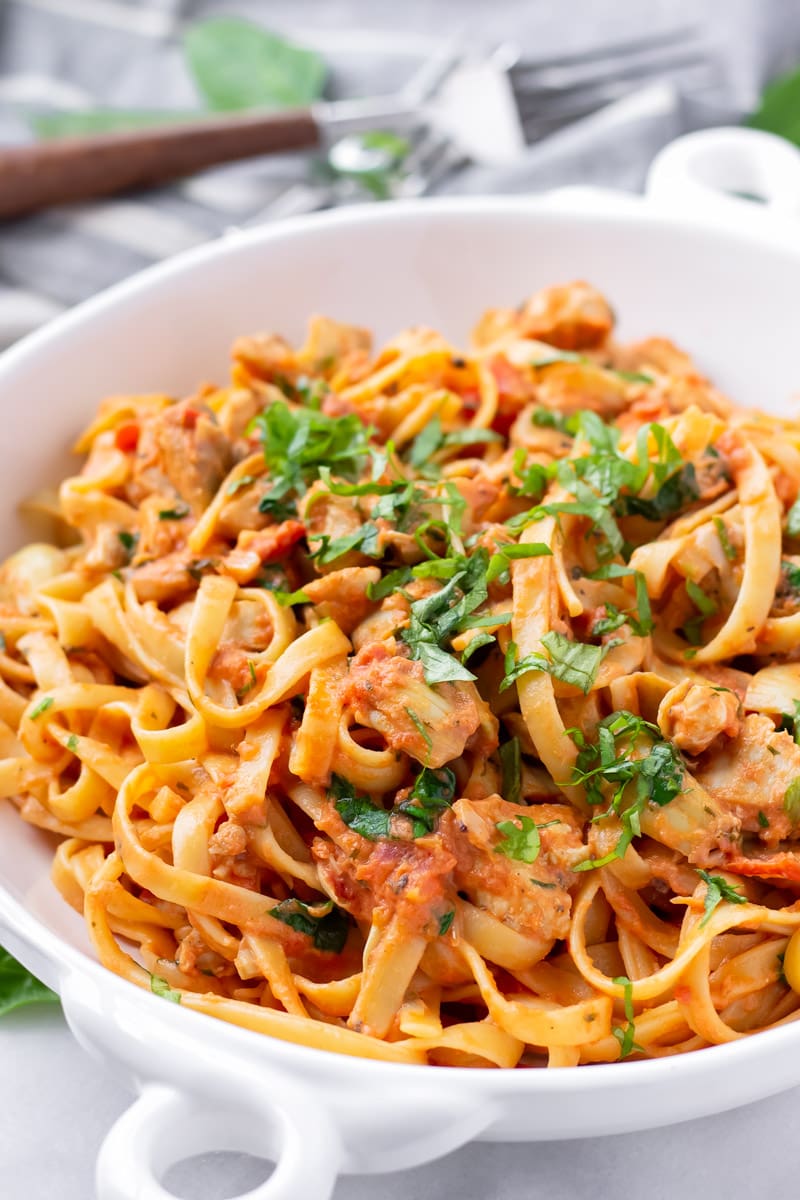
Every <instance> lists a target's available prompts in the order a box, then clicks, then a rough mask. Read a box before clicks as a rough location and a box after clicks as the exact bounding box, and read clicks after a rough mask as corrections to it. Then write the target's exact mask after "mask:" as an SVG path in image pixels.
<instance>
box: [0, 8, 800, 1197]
mask: <svg viewBox="0 0 800 1200" xmlns="http://www.w3.org/2000/svg"><path fill="white" fill-rule="evenodd" d="M181 7H182V8H183V9H184V10H187V11H188V10H189V9H191V10H192V11H194V12H203V11H212V10H214V11H217V10H219V9H220V8H223V7H226V6H225V5H223V4H213V5H212V4H204V3H199V4H195V5H183V6H180V5H176V4H174V3H170V0H160V2H158V3H156V2H153V3H151V4H150V5H149V6H145V5H143V4H140V3H138V2H137V0H130V2H129V3H128V4H125V3H124V0H75V2H74V4H73V3H72V2H71V0H29V2H28V3H19V2H18V3H13V2H11V0H7V2H6V3H5V5H3V6H2V7H0V69H2V70H3V71H4V72H6V73H8V72H10V71H13V72H16V73H21V72H25V73H28V74H36V73H39V74H44V75H45V76H47V75H51V76H57V77H58V78H60V79H61V80H71V81H72V82H78V83H80V85H81V86H83V87H84V88H88V89H89V91H90V92H91V93H92V94H93V95H94V96H95V97H96V98H97V99H99V100H103V101H105V102H108V103H113V102H116V103H120V104H123V103H135V102H137V100H138V101H139V102H141V100H142V97H143V96H144V97H148V96H149V97H151V101H152V96H153V95H154V94H155V95H157V96H158V98H159V103H162V104H163V103H166V102H167V99H169V100H170V101H171V102H179V101H180V99H181V97H183V99H184V102H187V96H188V93H187V91H186V82H185V80H183V79H182V77H181V74H180V70H179V68H178V66H177V64H176V55H175V51H174V49H173V48H171V47H170V46H168V45H167V46H163V45H162V44H161V43H160V42H159V41H158V39H156V38H154V37H153V36H152V32H147V31H146V30H145V31H144V32H140V33H131V34H129V35H127V36H125V37H123V38H122V40H120V33H119V29H118V28H116V29H115V28H113V27H108V26H104V25H102V24H99V25H95V26H89V25H82V24H79V23H77V22H75V21H74V14H75V13H76V12H77V11H79V10H81V11H84V12H85V11H87V10H91V9H93V8H94V9H96V10H98V11H99V10H104V11H109V10H111V9H117V10H119V11H120V12H122V13H123V15H124V14H125V12H126V11H127V15H128V17H129V18H130V23H132V24H134V25H135V24H138V25H141V26H142V27H144V25H145V24H147V21H148V20H149V18H148V16H147V13H149V14H150V18H152V20H149V23H150V25H153V24H157V22H158V19H159V17H158V14H159V13H161V14H168V13H169V12H170V11H171V10H174V9H176V8H181ZM227 7H229V8H230V9H232V10H234V11H237V12H249V13H251V14H253V15H259V16H260V17H261V18H262V19H263V20H264V21H265V22H268V23H270V24H272V25H273V26H279V25H281V24H283V25H287V24H291V25H293V26H295V27H304V26H305V27H306V28H312V27H313V28H316V29H323V28H329V29H333V30H337V29H341V28H342V27H352V26H353V25H359V24H360V25H361V26H362V27H363V26H369V27H373V28H384V29H392V28H402V29H403V30H404V31H406V32H407V31H409V30H413V29H417V30H419V31H421V32H427V33H431V34H436V35H438V34H441V33H442V32H443V31H445V30H448V29H450V28H452V26H453V24H454V23H460V24H462V25H466V26H467V27H468V28H469V29H470V31H471V32H472V33H474V36H475V38H476V39H478V38H483V39H485V40H486V41H487V42H488V43H489V44H491V43H492V42H494V41H497V40H499V39H501V38H502V37H506V36H509V35H513V36H515V37H518V38H519V39H520V40H521V41H522V42H523V43H524V45H525V47H526V48H527V49H528V50H529V51H536V52H545V51H547V50H549V49H555V48H559V49H560V48H563V47H566V46H577V45H585V44H587V43H590V42H591V41H592V40H593V39H598V40H606V39H608V38H611V37H615V36H620V35H623V34H624V35H633V34H636V33H637V32H642V31H643V30H646V29H654V28H665V27H669V26H671V25H674V24H677V23H680V22H684V21H686V20H687V18H689V17H692V18H700V19H701V20H703V21H705V22H706V24H707V26H708V28H709V29H710V31H711V33H712V36H713V39H714V40H715V42H716V43H717V44H718V45H719V46H721V47H722V49H723V56H722V57H723V61H724V64H725V72H724V79H723V80H721V82H720V86H719V88H718V89H717V90H716V91H715V92H714V93H713V94H712V95H710V96H709V95H707V96H705V97H704V98H698V97H690V98H689V99H688V102H687V99H686V97H680V96H676V95H675V94H674V93H671V92H669V91H666V92H665V91H664V90H663V89H655V90H653V91H651V92H649V93H648V94H647V95H645V96H643V97H640V100H639V102H638V106H636V107H635V108H634V111H633V113H632V114H629V116H628V118H627V121H626V123H625V124H623V125H622V126H620V125H619V124H618V123H614V122H608V121H604V120H602V119H601V120H600V121H597V120H595V122H594V123H593V124H590V125H589V126H588V127H584V128H582V129H580V128H576V129H573V130H570V131H568V132H567V133H565V134H563V135H561V137H560V138H559V139H558V140H553V142H552V143H551V144H550V145H546V146H542V147H540V148H538V149H537V150H535V151H533V152H531V153H530V154H529V155H528V157H527V159H526V161H525V163H524V164H522V166H521V168H520V169H519V170H516V171H514V172H504V173H503V174H502V175H499V174H494V175H492V176H491V177H490V176H488V175H486V174H485V173H481V172H478V171H473V172H471V173H468V174H466V175H465V176H463V177H462V178H461V179H460V180H459V181H458V184H457V186H458V188H459V189H461V190H471V191H481V190H490V189H493V190H503V191H524V190H533V189H538V188H542V187H546V186H552V185H556V184H560V183H569V182H575V181H581V182H595V183H605V184H616V185H617V186H625V187H630V188H635V187H637V186H639V185H640V183H641V180H642V177H643V174H644V171H645V169H646V166H647V163H648V161H649V158H650V157H651V155H652V153H653V152H654V151H655V150H656V149H658V147H659V146H661V145H663V144H664V143H665V142H666V141H668V140H669V139H670V138H671V137H673V136H675V135H676V134H678V133H680V132H681V131H682V130H683V129H685V128H688V127H691V126H694V125H698V124H703V123H709V122H710V121H713V120H715V119H720V118H722V117H724V116H726V115H728V114H735V113H737V112H741V111H744V110H746V109H747V108H749V107H750V106H751V105H752V103H753V101H754V98H755V96H756V95H757V93H758V89H759V87H760V85H761V83H762V82H763V80H764V79H765V78H767V77H769V76H770V75H772V74H774V73H775V72H776V71H778V70H781V69H784V68H786V67H787V66H789V65H791V64H792V63H793V62H794V61H797V59H798V58H800V3H798V0H704V2H698V0H650V2H649V3H647V4H644V3H642V0H571V3H570V4H569V5H566V4H564V3H555V0H552V2H548V0H493V2H492V3H490V4H487V3H484V2H483V0H437V2H435V0H403V4H402V5H398V4H396V3H394V2H393V3H388V2H384V0H324V2H323V0H279V2H275V3H254V2H253V0H238V2H237V3H235V4H231V5H228V6H227ZM145 9H147V13H145ZM65 13H66V14H67V15H65ZM70 13H71V14H72V15H70ZM143 13H145V17H144V18H143V17H142V14H143ZM567 13H568V14H569V18H568V19H565V18H566V14H567ZM153 14H155V16H153ZM450 14H455V16H452V15H450ZM449 15H450V16H449ZM448 17H449V19H448ZM137 50H138V53H137V52H136V51H137ZM143 89H144V90H143ZM154 89H155V91H154ZM165 93H166V94H165ZM2 131H5V133H6V134H8V135H14V136H22V131H23V127H22V126H21V125H20V123H19V122H18V121H16V122H15V121H14V120H12V119H11V117H10V116H9V115H8V111H6V115H5V118H4V120H3V123H2V124H1V125H0V132H2ZM296 171H297V164H296V163H293V162H291V161H289V160H287V159H282V160H281V163H280V164H278V166H277V167H271V168H269V169H268V170H265V169H264V167H263V165H262V164H253V166H252V167H250V168H248V169H247V171H246V172H244V181H245V184H247V185H248V186H250V188H251V196H252V195H253V194H254V195H255V202H256V203H258V202H259V201H261V202H263V199H264V198H265V196H264V192H266V193H267V194H268V193H269V190H270V189H273V190H274V189H275V188H276V187H278V186H280V183H279V182H276V179H277V177H278V176H280V175H281V172H284V173H285V174H284V178H291V177H293V175H294V174H295V173H296ZM276 173H277V174H276ZM232 178H233V177H232ZM240 183H241V180H240ZM237 186H238V185H237ZM253 188H255V192H254V193H253V192H252V189H253ZM231 189H232V192H231V197H230V200H231V203H232V204H233V205H234V208H235V200H236V196H235V194H234V193H235V192H236V188H235V187H234V185H233V182H232V183H231ZM246 193H247V187H246V186H245V187H244V189H243V191H242V193H241V194H242V195H245V194H246ZM243 203H244V208H245V209H246V202H243ZM251 203H252V200H251ZM146 207H148V211H157V213H158V221H157V223H156V227H154V229H153V231H152V244H150V243H148V233H147V230H146V229H145V230H144V232H143V231H142V229H141V227H140V224H139V220H140V218H141V215H142V212H141V207H140V205H139V202H137V204H136V211H135V212H134V214H133V217H132V218H131V222H130V224H129V225H128V226H127V243H128V244H123V242H121V241H120V238H119V228H120V225H121V226H123V227H125V226H126V220H125V211H126V210H124V209H121V210H120V209H118V208H117V206H116V205H110V206H98V207H97V208H93V209H92V210H91V213H90V217H89V219H88V220H86V219H85V220H84V222H83V224H82V225H80V227H78V226H77V225H76V223H75V222H74V221H73V220H72V219H71V218H68V217H65V216H57V217H56V216H52V217H50V216H48V217H40V218H36V219H34V220H33V221H30V222H26V223H25V224H23V225H19V226H16V227H15V228H14V229H13V230H10V231H6V232H3V233H0V341H8V340H11V339H12V338H13V337H14V336H16V335H18V334H19V333H20V332H22V331H24V329H25V328H27V327H29V326H32V325H34V324H36V323H37V322H39V321H40V320H42V319H44V318H45V317H46V316H48V315H50V314H51V313H52V312H54V311H57V310H58V309H59V308H61V307H63V306H64V305H68V304H70V303H73V302H74V301H75V300H77V299H79V298H81V297H83V296H85V295H89V294H91V293H92V292H93V291H95V290H97V288H99V287H101V286H104V285H105V284H107V283H109V282H112V281H113V280H114V279H116V278H120V277H122V276H123V275H125V274H127V273H129V272H130V271H132V270H135V269H137V268H138V267H140V266H142V265H144V264H145V263H146V262H147V261H150V260H152V259H153V258H156V257H159V256H160V255H161V254H163V253H167V252H169V251H170V250H173V249H176V248H179V247H180V244H181V240H182V239H184V240H188V241H191V240H192V239H193V238H194V237H195V236H200V237H202V236H208V235H210V234H213V233H215V232H217V231H218V229H219V228H220V223H221V222H223V223H224V220H225V218H224V217H221V216H220V211H219V209H215V208H214V207H213V206H212V207H211V208H208V207H204V206H203V205H200V204H197V203H196V201H192V200H190V199H187V196H186V193H185V192H184V191H182V190H181V189H178V190H176V191H175V192H173V193H168V194H166V195H162V197H160V198H159V201H158V206H157V209H156V208H155V206H153V207H152V208H151V207H149V206H146ZM112 211H115V212H116V213H117V215H118V216H119V213H120V212H121V214H122V221H121V222H120V221H119V220H118V219H117V220H116V225H115V227H114V230H113V232H110V231H109V227H108V226H104V227H103V229H104V232H103V231H100V232H99V231H98V224H97V222H98V220H101V221H102V220H103V218H104V215H107V214H108V213H109V212H112ZM134 218H136V219H134ZM187 229H188V233H187ZM123 241H124V239H123ZM130 1096H131V1092H130V1090H129V1089H128V1087H127V1085H126V1084H125V1083H124V1082H122V1081H120V1080H118V1079H116V1078H114V1077H113V1075H112V1074H111V1072H110V1069H109V1067H108V1065H107V1064H100V1063H97V1062H95V1061H93V1060H92V1059H90V1058H89V1057H88V1056H86V1055H85V1054H84V1053H83V1051H81V1050H80V1049H79V1048H78V1046H77V1045H76V1044H75V1043H74V1041H73V1040H72V1038H71V1036H70V1035H69V1032H68V1030H67V1028H66V1026H65V1024H64V1022H63V1019H62V1018H61V1016H60V1013H59V1012H58V1011H57V1010H54V1009H40V1010H36V1011H31V1012H28V1013H21V1014H16V1015H12V1016H10V1017H8V1018H6V1019H4V1020H3V1021H2V1022H0V1195H2V1196H3V1197H4V1200H91V1196H92V1195H93V1182H92V1180H93V1166H94V1161H95V1158H96V1155H97V1151H98V1148H99V1145H100V1142H101V1140H102V1138H103V1135H104V1133H105V1132H106V1131H107V1129H108V1128H109V1126H110V1124H111V1122H112V1121H113V1120H114V1118H115V1117H116V1116H117V1115H119V1114H120V1113H121V1112H122V1111H123V1110H124V1108H125V1107H126V1105H127V1104H128V1103H129V1100H130ZM386 1108H387V1120H391V1097H387V1098H386ZM798 1126H800V1090H799V1091H795V1092H792V1093H790V1094H788V1095H785V1096H782V1097H776V1098H773V1099H771V1100H767V1101H763V1102H761V1103H760V1104H758V1105H755V1106H751V1107H749V1108H747V1109H742V1110H739V1111H738V1112H735V1113H731V1114H727V1115H724V1116H721V1117H716V1118H712V1119H708V1120H704V1121H696V1122H693V1123H692V1124H690V1125H685V1126H676V1127H673V1128H670V1129H666V1130H662V1131H658V1132H651V1133H640V1134H633V1135H630V1136H628V1137H615V1138H608V1139H598V1140H587V1141H581V1142H575V1143H555V1144H550V1145H530V1146H522V1145H514V1146H503V1145H482V1144H476V1145H473V1146H471V1147H468V1148H466V1149H464V1150H461V1151H459V1152H457V1153H456V1154H454V1155H452V1156H450V1157H449V1158H448V1159H446V1160H443V1161H441V1162H438V1163H435V1164H431V1165H429V1166H427V1167H422V1168H418V1169H416V1170H413V1171H410V1172H406V1173H402V1174H399V1175H391V1176H386V1177H381V1178H379V1179H377V1178H375V1177H367V1178H362V1179H345V1180H343V1181H341V1182H340V1184H339V1186H338V1188H337V1191H336V1200H368V1198H370V1200H371V1198H372V1197H374V1196H376V1195H379V1196H381V1197H382V1200H395V1198H396V1200H401V1198H402V1200H416V1198H417V1197H419V1198H427V1197H442V1198H448V1200H449V1198H450V1197H453V1198H458V1200H522V1198H523V1197H524V1198H525V1200H528V1198H530V1200H535V1198H536V1197H538V1196H542V1197H547V1198H548V1200H590V1198H591V1200H595V1197H600V1198H605V1197H612V1196H614V1197H616V1196H625V1197H627V1198H629V1200H640V1198H643V1197H647V1198H648V1200H673V1198H674V1197H676V1196H681V1197H684V1198H685V1200H694V1198H695V1197H701V1196H702V1197H703V1200H751V1197H761V1196H769V1197H770V1198H771V1200H790V1198H794V1197H796V1196H797V1181H796V1180H797V1176H796V1168H795V1163H796V1142H797V1134H796V1130H797V1128H798ZM226 1178H227V1180H228V1182H229V1185H230V1186H229V1188H228V1189H227V1190H225V1191H223V1190H220V1189H219V1188H218V1187H217V1181H216V1177H215V1176H214V1174H213V1172H212V1171H211V1170H210V1168H209V1167H208V1165H207V1164H205V1165H204V1164H202V1163H199V1164H198V1163H195V1164H192V1165H191V1166H190V1167H189V1168H187V1169H186V1170H185V1171H183V1172H182V1173H181V1175H180V1182H181V1185H182V1190H181V1193H180V1194H181V1195H183V1196H185V1197H187V1200H188V1198H189V1197H191V1200H223V1196H224V1195H228V1196H230V1195H231V1194H232V1193H234V1192H236V1191H240V1190H241V1189H242V1188H245V1187H247V1186H253V1184H254V1183H255V1182H256V1181H257V1179H258V1178H259V1176H258V1175H257V1174H256V1175H254V1174H253V1164H252V1162H247V1161H243V1162H239V1163H238V1165H237V1164H236V1163H234V1164H232V1165H229V1166H228V1168H227V1174H226ZM172 1182H175V1177H174V1176H173V1178H172ZM298 1200H302V1198H301V1197H298Z"/></svg>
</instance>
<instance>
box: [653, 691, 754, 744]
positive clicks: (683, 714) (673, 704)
mask: <svg viewBox="0 0 800 1200" xmlns="http://www.w3.org/2000/svg"><path fill="white" fill-rule="evenodd" d="M741 707H742V706H741V701H740V699H739V697H738V696H737V695H736V693H735V692H732V691H729V690H728V689H727V688H722V687H714V686H713V685H712V684H704V683H692V682H691V680H688V679H687V680H684V682H683V683H679V684H678V686H677V687H674V688H671V689H670V691H668V692H667V694H666V696H665V697H664V699H663V700H662V701H661V704H660V706H659V709H658V725H659V728H660V730H661V732H662V733H663V734H664V737H665V738H669V740H670V741H671V742H674V743H675V745H676V746H677V747H678V749H679V750H684V751H685V752H686V753H687V754H690V755H692V756H696V755H698V754H702V753H703V751H704V750H708V749H709V747H710V746H711V744H712V743H713V742H715V741H716V740H717V738H720V739H721V738H722V737H723V736H724V737H727V738H735V737H737V735H738V734H739V730H740V728H741V720H740V714H741Z"/></svg>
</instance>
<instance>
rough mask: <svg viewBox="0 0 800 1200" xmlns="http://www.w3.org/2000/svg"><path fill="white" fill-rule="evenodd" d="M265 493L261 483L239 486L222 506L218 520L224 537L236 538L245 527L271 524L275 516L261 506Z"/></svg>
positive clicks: (218, 525) (254, 527) (220, 531)
mask: <svg viewBox="0 0 800 1200" xmlns="http://www.w3.org/2000/svg"><path fill="white" fill-rule="evenodd" d="M263 494H264V488H263V485H262V484H260V483H256V484H250V485H249V486H247V487H242V488H237V490H236V491H235V492H234V493H233V495H232V496H231V497H230V498H229V499H227V500H226V501H225V503H224V504H223V506H222V509H221V511H220V514H219V521H218V522H217V530H218V532H219V533H221V534H222V536H223V537H229V538H236V537H238V536H239V534H240V533H242V531H243V530H245V529H251V530H254V529H264V528H265V527H266V526H267V525H269V524H271V522H272V519H273V518H272V517H271V516H269V514H268V513H263V512H262V511H261V509H260V508H259V504H260V502H261V497H262V496H263Z"/></svg>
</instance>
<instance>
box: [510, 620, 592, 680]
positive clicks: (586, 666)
mask: <svg viewBox="0 0 800 1200" xmlns="http://www.w3.org/2000/svg"><path fill="white" fill-rule="evenodd" d="M542 645H543V646H544V648H545V649H546V650H547V652H548V655H549V658H546V657H545V656H544V655H543V654H528V655H526V656H525V658H523V659H522V660H521V661H520V662H517V661H516V653H517V647H516V644H515V643H514V642H509V645H508V650H507V651H506V671H505V675H504V677H503V681H502V683H501V684H500V691H501V692H502V691H505V689H506V688H507V687H510V686H511V684H512V683H515V682H516V680H517V679H519V678H520V676H521V675H525V674H526V673H527V672H528V671H546V672H547V673H548V675H552V676H553V678H554V679H560V680H561V682H562V683H569V684H572V685H573V686H574V687H578V688H580V690H581V691H582V692H583V694H584V695H588V693H589V692H590V691H591V689H592V687H593V685H594V681H595V679H596V678H597V672H598V669H599V667H600V663H601V662H602V661H603V659H604V658H605V656H606V654H607V653H608V650H609V647H608V646H589V645H587V644H586V643H584V642H573V641H571V640H570V638H568V637H565V635H564V634H563V633H557V632H556V631H555V630H550V631H549V633H546V634H545V635H544V636H543V638H542Z"/></svg>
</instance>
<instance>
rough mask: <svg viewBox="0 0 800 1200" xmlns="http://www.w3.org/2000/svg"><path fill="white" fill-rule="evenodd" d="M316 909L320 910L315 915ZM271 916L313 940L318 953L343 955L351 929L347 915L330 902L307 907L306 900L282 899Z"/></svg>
mask: <svg viewBox="0 0 800 1200" xmlns="http://www.w3.org/2000/svg"><path fill="white" fill-rule="evenodd" d="M312 908H313V909H317V910H318V911H317V912H316V913H313V914H312V912H311V911H310V909H312ZM269 915H270V916H271V917H272V918H273V919H274V920H276V921H281V922H283V924H284V925H288V926H289V928H290V929H294V930H296V931H297V932H298V933H304V934H305V935H306V936H307V937H310V938H311V940H312V942H313V943H314V946H315V948H316V949H317V950H324V951H327V952H329V953H330V954H340V953H341V951H342V950H343V948H344V944H345V942H346V941H347V934H348V932H349V929H350V922H349V920H348V918H347V914H346V913H344V912H342V910H341V909H340V908H337V907H336V905H335V904H334V903H333V902H332V901H330V900H329V901H327V903H326V902H324V901H320V903H319V904H311V905H309V904H304V903H303V901H302V900H295V899H289V900H281V902H280V903H279V904H276V905H275V906H274V908H271V909H270V910H269Z"/></svg>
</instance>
